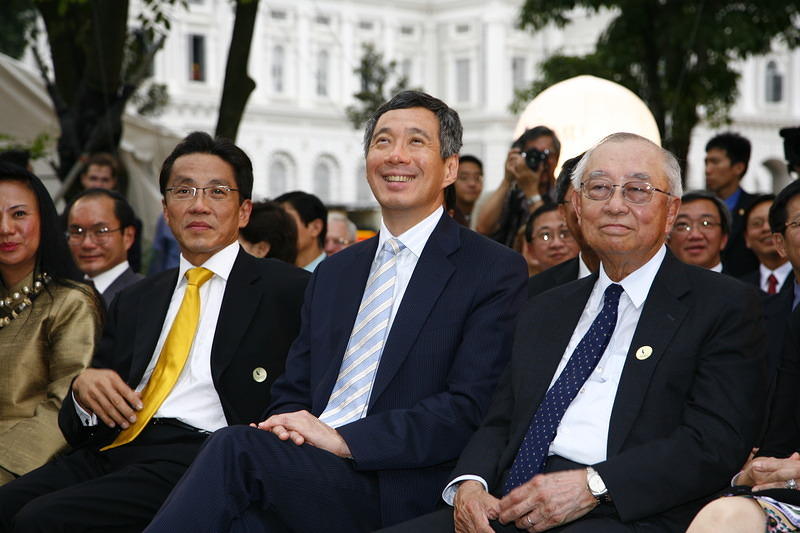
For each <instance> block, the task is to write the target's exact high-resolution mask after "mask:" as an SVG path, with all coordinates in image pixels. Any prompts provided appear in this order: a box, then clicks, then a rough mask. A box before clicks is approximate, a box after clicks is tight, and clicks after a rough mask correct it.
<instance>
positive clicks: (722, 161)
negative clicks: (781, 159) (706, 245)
mask: <svg viewBox="0 0 800 533" xmlns="http://www.w3.org/2000/svg"><path fill="white" fill-rule="evenodd" d="M750 151H751V147H750V141H749V140H747V139H746V138H745V137H742V136H741V135H739V134H738V133H734V132H726V133H721V134H719V135H717V136H715V137H713V138H712V139H711V140H710V141H708V143H706V159H705V173H706V189H708V190H709V191H711V192H713V193H714V194H715V195H717V198H719V199H721V200H722V201H723V202H725V206H726V207H727V208H728V211H729V212H730V214H731V223H730V225H729V232H728V234H729V238H728V245H727V246H726V247H725V250H724V251H723V252H722V262H723V264H724V265H725V269H726V272H727V273H729V274H731V275H732V276H741V275H742V274H747V273H748V272H751V271H753V270H755V269H756V268H758V259H757V258H756V256H755V254H754V253H753V252H752V251H750V250H748V249H747V247H745V245H744V213H745V210H746V209H747V208H748V207H749V206H750V204H751V203H752V202H753V199H754V198H755V196H754V195H752V194H750V193H749V192H747V191H745V190H744V189H742V187H741V185H740V183H741V181H742V178H743V177H744V175H745V173H746V172H747V166H748V164H749V163H750Z"/></svg>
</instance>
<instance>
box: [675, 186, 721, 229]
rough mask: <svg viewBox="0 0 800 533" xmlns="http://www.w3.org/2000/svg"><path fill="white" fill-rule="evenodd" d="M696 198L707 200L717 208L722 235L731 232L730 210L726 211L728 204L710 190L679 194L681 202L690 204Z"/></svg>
mask: <svg viewBox="0 0 800 533" xmlns="http://www.w3.org/2000/svg"><path fill="white" fill-rule="evenodd" d="M697 200H708V201H709V202H711V203H712V204H714V207H716V208H717V212H718V213H719V222H720V229H722V234H723V235H729V234H730V232H731V224H732V221H731V212H730V211H728V206H726V205H725V202H723V201H722V200H720V199H719V197H718V196H717V195H716V194H714V193H712V192H710V191H703V190H697V191H689V192H687V193H686V194H684V195H683V196H681V204H682V205H685V204H690V203H692V202H694V201H697Z"/></svg>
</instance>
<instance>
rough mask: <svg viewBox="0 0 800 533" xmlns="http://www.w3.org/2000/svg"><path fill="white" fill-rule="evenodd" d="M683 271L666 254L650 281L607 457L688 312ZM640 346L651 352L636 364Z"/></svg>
mask: <svg viewBox="0 0 800 533" xmlns="http://www.w3.org/2000/svg"><path fill="white" fill-rule="evenodd" d="M685 269H686V266H685V265H683V264H682V263H680V262H679V261H678V260H677V259H676V258H675V257H674V256H673V255H672V254H671V253H670V252H667V256H666V257H665V259H664V262H663V263H662V265H661V268H660V269H659V271H658V274H657V275H656V277H655V279H654V280H653V285H652V286H651V288H650V292H649V294H648V295H647V300H646V301H645V303H644V307H643V308H642V314H641V316H640V317H639V323H638V324H637V326H636V331H635V332H634V334H633V340H632V341H631V345H630V347H629V348H628V354H627V356H626V359H625V366H624V367H623V369H622V376H621V377H620V382H619V388H618V389H617V395H616V398H615V399H614V407H613V408H612V410H611V421H610V423H609V433H608V450H607V456H608V457H612V456H614V455H616V454H617V453H619V450H620V449H621V448H622V445H623V443H624V442H625V438H626V437H627V435H628V433H629V432H630V430H631V427H632V426H633V423H634V422H635V420H636V417H637V415H638V414H639V409H640V408H641V405H642V402H643V401H644V397H645V394H646V393H647V388H648V385H649V383H650V379H651V377H652V374H653V371H654V370H655V368H656V366H658V363H659V361H660V360H661V358H662V356H663V355H664V352H665V351H666V349H667V347H668V346H669V344H670V342H671V341H672V338H673V337H674V336H675V333H676V332H677V331H678V329H679V328H680V326H681V323H682V322H683V320H684V318H685V317H686V314H687V312H688V308H687V306H686V305H685V304H683V303H682V302H681V298H682V297H683V296H684V295H685V294H686V293H687V292H689V290H690V285H689V282H688V280H687V279H686V273H685ZM643 346H649V347H650V348H652V354H651V355H650V356H649V357H647V358H646V359H643V360H639V359H637V357H636V352H637V350H638V349H639V348H640V347H643Z"/></svg>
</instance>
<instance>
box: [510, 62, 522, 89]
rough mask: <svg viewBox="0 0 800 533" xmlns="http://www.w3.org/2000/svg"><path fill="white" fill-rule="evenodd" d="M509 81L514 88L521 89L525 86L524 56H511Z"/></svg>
mask: <svg viewBox="0 0 800 533" xmlns="http://www.w3.org/2000/svg"><path fill="white" fill-rule="evenodd" d="M511 83H512V86H513V87H514V89H523V88H524V87H525V58H524V57H512V58H511Z"/></svg>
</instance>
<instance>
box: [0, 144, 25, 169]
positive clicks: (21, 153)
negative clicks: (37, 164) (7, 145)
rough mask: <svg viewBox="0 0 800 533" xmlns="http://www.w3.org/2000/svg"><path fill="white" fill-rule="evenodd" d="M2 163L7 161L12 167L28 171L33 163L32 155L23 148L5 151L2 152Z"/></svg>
mask: <svg viewBox="0 0 800 533" xmlns="http://www.w3.org/2000/svg"><path fill="white" fill-rule="evenodd" d="M0 161H5V162H6V163H11V164H12V165H17V166H18V167H22V168H24V169H27V168H28V165H29V164H30V162H31V153H30V152H29V151H28V150H23V149H22V148H11V149H9V150H3V151H2V152H0Z"/></svg>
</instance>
